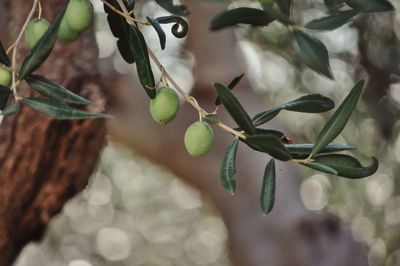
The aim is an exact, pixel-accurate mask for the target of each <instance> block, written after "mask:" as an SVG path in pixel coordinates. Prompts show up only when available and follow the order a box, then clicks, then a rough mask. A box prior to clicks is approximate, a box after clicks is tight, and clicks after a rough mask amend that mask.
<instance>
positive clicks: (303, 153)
mask: <svg viewBox="0 0 400 266" xmlns="http://www.w3.org/2000/svg"><path fill="white" fill-rule="evenodd" d="M285 147H286V149H287V150H288V151H289V152H290V154H291V155H292V157H293V158H296V159H300V158H307V157H308V156H309V155H310V154H311V151H312V149H313V148H314V144H308V143H307V144H287V145H285ZM353 149H355V148H354V147H352V146H348V145H343V144H336V143H330V144H328V145H327V146H326V147H324V148H323V149H322V150H321V151H320V152H319V153H330V152H339V151H347V150H353Z"/></svg>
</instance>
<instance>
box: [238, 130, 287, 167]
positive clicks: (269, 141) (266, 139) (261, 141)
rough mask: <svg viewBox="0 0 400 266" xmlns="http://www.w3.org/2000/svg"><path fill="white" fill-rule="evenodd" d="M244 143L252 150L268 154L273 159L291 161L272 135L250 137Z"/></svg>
mask: <svg viewBox="0 0 400 266" xmlns="http://www.w3.org/2000/svg"><path fill="white" fill-rule="evenodd" d="M244 142H245V143H246V144H247V145H248V146H249V147H250V148H252V149H253V150H256V151H260V152H264V153H268V154H269V155H271V156H272V157H274V158H275V159H278V160H281V161H288V160H290V159H292V156H290V153H289V151H288V150H287V149H286V147H285V146H284V145H283V143H282V141H281V140H280V139H279V138H277V137H276V136H273V135H251V136H248V137H247V138H246V140H244Z"/></svg>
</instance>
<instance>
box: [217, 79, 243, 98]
mask: <svg viewBox="0 0 400 266" xmlns="http://www.w3.org/2000/svg"><path fill="white" fill-rule="evenodd" d="M243 76H244V73H243V74H241V75H240V76H237V77H235V78H234V79H232V81H231V82H230V83H229V84H228V88H229V89H231V90H233V89H234V88H235V87H236V85H237V84H238V83H239V82H240V81H241V80H242V78H243ZM220 104H221V101H220V99H219V97H217V99H216V100H215V105H216V106H218V105H220Z"/></svg>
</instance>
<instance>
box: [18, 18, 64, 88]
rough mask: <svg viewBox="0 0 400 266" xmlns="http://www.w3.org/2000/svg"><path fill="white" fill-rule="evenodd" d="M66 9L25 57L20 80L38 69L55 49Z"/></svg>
mask: <svg viewBox="0 0 400 266" xmlns="http://www.w3.org/2000/svg"><path fill="white" fill-rule="evenodd" d="M64 13H65V10H64V11H63V12H61V13H60V14H59V15H58V16H57V17H56V19H55V20H54V22H53V24H51V25H50V27H49V28H48V29H47V31H46V32H45V33H44V34H43V36H42V37H41V38H40V39H39V41H38V42H37V43H36V44H35V46H34V47H33V48H32V50H31V51H30V52H29V54H28V55H27V57H25V59H24V61H23V63H22V66H21V69H20V71H19V76H18V79H19V80H23V79H25V78H26V76H28V75H29V74H31V73H32V72H33V71H35V70H36V69H38V68H39V67H40V66H41V65H42V64H43V62H44V61H46V59H47V57H48V56H49V55H50V53H51V51H52V50H53V47H54V44H55V42H56V40H57V36H58V30H59V28H60V24H61V20H62V18H63V16H64Z"/></svg>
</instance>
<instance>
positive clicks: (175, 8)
mask: <svg viewBox="0 0 400 266" xmlns="http://www.w3.org/2000/svg"><path fill="white" fill-rule="evenodd" d="M155 1H156V3H157V4H158V5H159V6H161V7H162V8H164V9H165V10H167V11H168V12H170V13H171V14H174V15H177V16H184V17H186V16H188V15H189V14H190V12H189V11H188V10H187V8H186V6H184V5H178V4H175V3H174V2H175V1H174V0H155Z"/></svg>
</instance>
